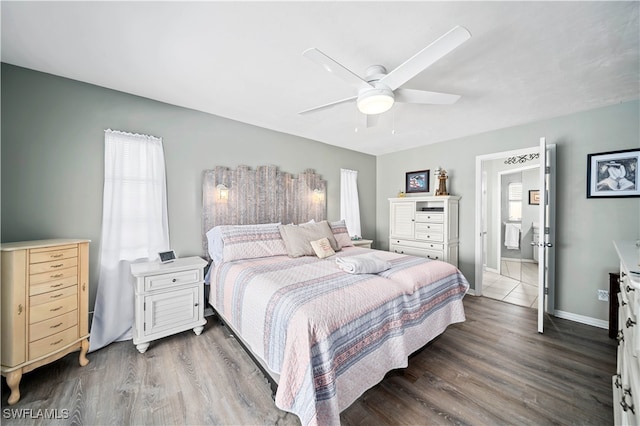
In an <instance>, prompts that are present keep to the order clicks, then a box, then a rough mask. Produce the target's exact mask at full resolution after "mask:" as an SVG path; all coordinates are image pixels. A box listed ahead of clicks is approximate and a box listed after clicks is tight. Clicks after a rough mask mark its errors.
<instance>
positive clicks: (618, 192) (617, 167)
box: [587, 148, 640, 198]
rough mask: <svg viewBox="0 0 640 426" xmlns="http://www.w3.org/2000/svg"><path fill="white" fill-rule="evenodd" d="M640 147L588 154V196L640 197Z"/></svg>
mask: <svg viewBox="0 0 640 426" xmlns="http://www.w3.org/2000/svg"><path fill="white" fill-rule="evenodd" d="M638 165H640V149H637V148H636V149H627V150H623V151H609V152H599V153H595V154H589V155H587V198H619V197H640V181H639V180H638V179H639V177H638Z"/></svg>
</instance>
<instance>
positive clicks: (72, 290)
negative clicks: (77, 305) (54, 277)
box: [29, 285, 78, 308]
mask: <svg viewBox="0 0 640 426" xmlns="http://www.w3.org/2000/svg"><path fill="white" fill-rule="evenodd" d="M77 294H78V286H77V285H74V286H71V287H65V288H62V289H59V290H54V291H50V292H47V293H42V294H38V295H36V296H31V297H30V298H29V306H31V307H32V308H33V307H34V306H38V305H42V304H45V303H49V302H55V301H57V300H59V299H64V298H65V297H69V296H76V295H77Z"/></svg>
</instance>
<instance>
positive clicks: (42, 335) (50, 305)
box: [0, 239, 89, 404]
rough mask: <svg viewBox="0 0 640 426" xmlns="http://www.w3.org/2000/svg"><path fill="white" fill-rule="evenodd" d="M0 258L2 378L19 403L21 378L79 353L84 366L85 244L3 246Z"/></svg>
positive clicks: (86, 324)
mask: <svg viewBox="0 0 640 426" xmlns="http://www.w3.org/2000/svg"><path fill="white" fill-rule="evenodd" d="M0 250H1V252H2V314H1V315H2V367H1V372H2V375H3V376H5V377H6V378H7V384H8V385H9V387H10V389H11V395H10V396H9V404H15V403H16V402H18V400H19V399H20V390H19V386H20V379H21V378H22V374H23V373H26V372H29V371H32V370H34V369H35V368H37V367H40V366H42V365H45V364H48V363H50V362H53V361H55V360H57V359H60V358H62V357H63V356H65V355H66V354H68V353H70V352H73V351H76V350H80V357H79V362H80V365H81V366H85V365H87V364H88V363H89V360H88V359H87V357H86V354H87V350H88V349H89V342H88V337H89V322H88V321H89V313H88V310H89V309H88V308H89V241H88V240H72V239H57V240H39V241H25V242H16V243H5V244H2V245H1V246H0Z"/></svg>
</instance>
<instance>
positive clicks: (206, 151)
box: [1, 64, 376, 307]
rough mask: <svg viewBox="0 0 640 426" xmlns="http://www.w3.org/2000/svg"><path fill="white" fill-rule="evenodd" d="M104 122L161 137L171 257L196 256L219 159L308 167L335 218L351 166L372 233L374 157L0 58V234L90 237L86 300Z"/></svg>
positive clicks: (96, 240) (94, 264)
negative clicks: (209, 175)
mask: <svg viewBox="0 0 640 426" xmlns="http://www.w3.org/2000/svg"><path fill="white" fill-rule="evenodd" d="M211 96H215V93H212V94H211ZM108 128H111V129H115V130H122V131H128V132H135V133H145V134H150V135H154V136H158V137H162V138H163V145H164V151H165V161H166V173H167V193H168V194H167V196H168V201H169V206H168V209H169V231H170V237H171V245H172V247H173V248H174V249H175V250H176V252H177V253H178V255H179V256H188V255H200V254H201V219H200V210H201V204H202V194H201V192H202V189H201V188H202V172H203V170H206V169H210V168H213V167H214V166H217V165H221V166H227V167H235V166H237V165H248V166H250V167H255V166H258V165H265V164H273V165H276V166H278V167H279V168H280V170H282V171H285V172H290V173H299V172H302V171H304V170H305V169H307V168H311V169H314V170H315V171H316V172H317V173H319V174H321V175H322V177H323V178H324V179H326V180H327V197H326V200H327V212H328V218H329V219H330V220H337V219H339V216H340V168H349V169H352V170H358V171H359V174H358V186H359V196H360V203H361V211H362V218H361V220H362V233H363V235H365V236H373V235H374V234H375V214H374V212H375V199H376V193H375V175H376V160H375V157H374V156H371V155H367V154H362V153H358V152H355V151H349V150H345V149H340V148H337V147H334V146H331V145H327V144H323V143H319V142H316V141H312V140H308V139H303V138H299V137H296V136H291V135H287V134H283V133H278V132H274V131H270V130H266V129H263V128H259V127H255V126H251V125H248V124H243V123H240V122H237V121H232V120H228V119H224V118H221V117H217V116H213V115H210V114H205V113H202V112H198V111H194V110H189V109H185V108H180V107H176V106H172V105H168V104H164V103H161V102H156V101H152V100H149V99H145V98H141V97H137V96H133V95H129V94H125V93H122V92H117V91H114V90H109V89H105V88H101V87H97V86H93V85H89V84H85V83H81V82H77V81H73V80H69V79H64V78H60V77H56V76H52V75H49V74H43V73H39V72H35V71H31V70H27V69H24V68H19V67H15V66H11V65H8V64H2V147H1V149H2V154H1V157H2V163H1V164H2V176H1V179H2V200H1V203H2V227H1V232H2V236H1V239H2V241H3V242H9V241H19V240H30V239H42V238H53V237H60V238H62V237H67V238H72V237H77V238H89V239H91V240H92V243H91V248H90V249H91V259H90V281H91V284H92V289H91V298H90V303H91V306H92V307H93V304H94V301H95V292H96V287H97V277H98V273H97V272H98V252H99V248H100V232H101V217H102V187H103V177H104V130H105V129H108Z"/></svg>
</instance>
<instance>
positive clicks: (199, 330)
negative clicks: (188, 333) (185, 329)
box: [193, 325, 204, 336]
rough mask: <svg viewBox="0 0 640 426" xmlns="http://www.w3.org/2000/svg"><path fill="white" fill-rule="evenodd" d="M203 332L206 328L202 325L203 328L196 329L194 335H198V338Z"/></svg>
mask: <svg viewBox="0 0 640 426" xmlns="http://www.w3.org/2000/svg"><path fill="white" fill-rule="evenodd" d="M202 330H204V326H203V325H201V326H199V327H195V328H194V329H193V332H194V333H196V336H199V335H200V333H202Z"/></svg>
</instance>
